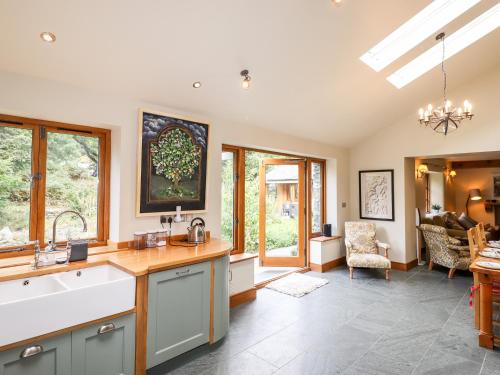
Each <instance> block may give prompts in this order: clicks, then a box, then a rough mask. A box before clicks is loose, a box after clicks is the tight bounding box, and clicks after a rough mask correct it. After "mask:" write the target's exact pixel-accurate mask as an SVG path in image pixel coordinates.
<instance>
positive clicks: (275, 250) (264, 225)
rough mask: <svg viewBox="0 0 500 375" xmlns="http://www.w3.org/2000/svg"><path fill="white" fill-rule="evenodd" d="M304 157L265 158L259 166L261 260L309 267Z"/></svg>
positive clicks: (267, 262) (277, 264) (263, 263)
mask: <svg viewBox="0 0 500 375" xmlns="http://www.w3.org/2000/svg"><path fill="white" fill-rule="evenodd" d="M305 163H306V161H305V160H304V159H264V160H262V161H261V163H260V169H259V260H260V263H261V265H262V266H270V267H304V266H305V242H304V241H305V213H306V211H305V201H306V199H305V194H306V190H305Z"/></svg>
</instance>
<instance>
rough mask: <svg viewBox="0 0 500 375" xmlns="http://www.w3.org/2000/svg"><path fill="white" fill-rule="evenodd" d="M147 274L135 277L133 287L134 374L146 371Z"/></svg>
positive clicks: (142, 374) (141, 373)
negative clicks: (134, 311)
mask: <svg viewBox="0 0 500 375" xmlns="http://www.w3.org/2000/svg"><path fill="white" fill-rule="evenodd" d="M148 284H149V278H148V275H144V276H139V277H137V278H136V288H135V309H136V317H135V374H136V375H144V374H145V373H146V368H147V362H146V355H147V354H146V353H147V350H146V348H147V338H148Z"/></svg>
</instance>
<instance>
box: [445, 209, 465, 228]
mask: <svg viewBox="0 0 500 375" xmlns="http://www.w3.org/2000/svg"><path fill="white" fill-rule="evenodd" d="M443 219H444V225H445V227H446V228H449V229H459V230H464V229H465V227H463V226H462V225H461V224H460V222H459V221H458V217H457V215H455V214H453V213H451V212H446V213H445V214H444V215H443Z"/></svg>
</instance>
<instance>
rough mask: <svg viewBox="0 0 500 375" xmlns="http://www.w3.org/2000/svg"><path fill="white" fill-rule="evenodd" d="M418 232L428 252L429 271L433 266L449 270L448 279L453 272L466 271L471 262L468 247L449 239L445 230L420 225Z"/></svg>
mask: <svg viewBox="0 0 500 375" xmlns="http://www.w3.org/2000/svg"><path fill="white" fill-rule="evenodd" d="M419 228H420V230H421V231H422V234H423V235H424V239H425V243H426V245H427V250H428V252H429V254H428V256H429V271H432V267H433V265H434V264H439V265H440V266H443V267H446V268H449V269H450V271H449V272H448V278H449V279H451V278H453V275H454V274H455V270H456V269H459V270H468V269H469V266H470V263H471V260H470V251H469V246H463V245H462V243H461V242H460V241H459V240H457V239H456V238H453V237H450V236H449V235H448V233H447V232H446V228H443V227H440V226H437V225H430V224H421V225H420V227H419Z"/></svg>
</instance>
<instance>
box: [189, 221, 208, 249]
mask: <svg viewBox="0 0 500 375" xmlns="http://www.w3.org/2000/svg"><path fill="white" fill-rule="evenodd" d="M187 231H188V236H187V238H188V243H205V241H206V240H207V235H206V233H205V220H203V219H202V218H201V217H195V218H194V219H193V220H191V224H189V227H188V229H187Z"/></svg>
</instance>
